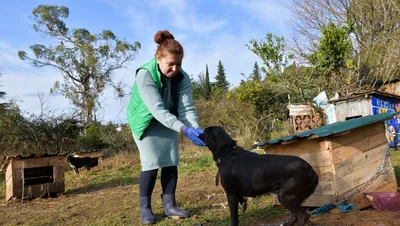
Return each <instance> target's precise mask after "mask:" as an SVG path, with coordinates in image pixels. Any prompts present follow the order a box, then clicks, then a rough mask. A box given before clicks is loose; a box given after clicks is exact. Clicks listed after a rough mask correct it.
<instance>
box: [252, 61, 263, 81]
mask: <svg viewBox="0 0 400 226" xmlns="http://www.w3.org/2000/svg"><path fill="white" fill-rule="evenodd" d="M251 77H252V79H253V81H258V82H260V81H261V70H260V68H259V67H258V64H257V61H256V62H255V63H254V67H253V73H252V74H251Z"/></svg>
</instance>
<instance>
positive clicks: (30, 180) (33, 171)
mask: <svg viewBox="0 0 400 226" xmlns="http://www.w3.org/2000/svg"><path fill="white" fill-rule="evenodd" d="M53 182H54V176H53V166H44V167H35V168H25V169H24V185H25V186H31V185H36V184H45V183H53Z"/></svg>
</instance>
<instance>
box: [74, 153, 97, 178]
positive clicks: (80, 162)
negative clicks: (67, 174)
mask: <svg viewBox="0 0 400 226" xmlns="http://www.w3.org/2000/svg"><path fill="white" fill-rule="evenodd" d="M67 162H68V163H69V164H70V165H71V167H72V168H73V169H74V171H75V173H77V174H79V170H78V169H79V168H82V167H85V168H86V169H87V170H90V168H93V167H95V166H97V165H98V164H99V160H98V159H97V158H90V157H83V158H76V157H73V156H72V155H70V156H68V158H67Z"/></svg>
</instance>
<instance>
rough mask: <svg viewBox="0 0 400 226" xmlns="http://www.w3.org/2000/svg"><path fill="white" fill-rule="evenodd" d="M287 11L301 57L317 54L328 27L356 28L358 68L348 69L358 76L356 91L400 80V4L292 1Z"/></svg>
mask: <svg viewBox="0 0 400 226" xmlns="http://www.w3.org/2000/svg"><path fill="white" fill-rule="evenodd" d="M287 7H288V9H289V10H290V11H291V14H292V15H294V20H293V26H292V27H293V31H294V37H293V40H294V43H295V44H296V49H297V51H298V53H299V55H302V56H305V55H307V54H308V53H310V52H313V51H314V50H315V49H316V46H314V45H313V44H312V43H316V42H318V40H319V39H320V38H321V37H322V36H323V34H322V30H323V29H324V27H325V26H326V25H327V24H328V23H329V22H332V23H334V24H335V25H336V26H341V27H349V28H350V27H351V28H352V29H351V33H350V37H351V40H352V43H353V46H352V47H353V48H352V53H351V55H352V57H353V58H354V59H353V61H354V67H352V68H348V69H349V70H348V73H350V74H356V76H357V79H358V80H359V83H358V84H357V86H358V87H356V88H363V86H367V87H366V88H372V87H375V85H376V83H377V82H379V83H381V84H384V83H385V82H386V81H390V80H393V79H398V78H400V67H399V65H398V59H399V57H400V46H399V45H398V41H399V40H400V37H399V25H398V21H400V7H399V3H398V1H387V0H372V1H364V0H351V1H350V0H331V1H326V0H307V1H302V0H291V2H290V4H289V5H287ZM376 88H377V87H376Z"/></svg>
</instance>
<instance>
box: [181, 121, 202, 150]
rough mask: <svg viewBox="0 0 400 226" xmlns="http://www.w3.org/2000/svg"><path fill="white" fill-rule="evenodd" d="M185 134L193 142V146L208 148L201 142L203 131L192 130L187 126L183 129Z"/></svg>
mask: <svg viewBox="0 0 400 226" xmlns="http://www.w3.org/2000/svg"><path fill="white" fill-rule="evenodd" d="M182 130H183V133H184V134H185V135H186V136H187V137H188V138H189V140H190V141H192V143H193V144H195V145H197V146H207V145H206V144H205V143H204V142H203V141H202V140H200V138H199V135H200V134H202V133H203V130H202V129H200V128H196V129H193V128H190V127H187V126H184V127H183V128H182Z"/></svg>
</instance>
